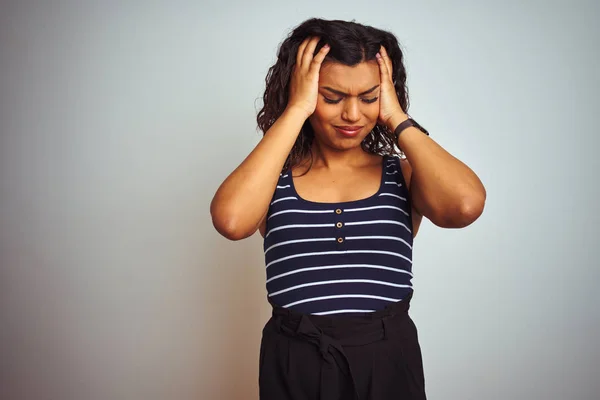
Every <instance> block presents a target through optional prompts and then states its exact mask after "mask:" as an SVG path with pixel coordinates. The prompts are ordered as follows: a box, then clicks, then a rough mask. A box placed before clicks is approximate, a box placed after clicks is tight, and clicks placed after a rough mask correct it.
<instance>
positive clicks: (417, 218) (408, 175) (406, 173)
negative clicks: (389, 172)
mask: <svg viewBox="0 0 600 400" xmlns="http://www.w3.org/2000/svg"><path fill="white" fill-rule="evenodd" d="M400 169H401V170H402V176H403V177H404V182H406V189H407V190H408V193H409V194H412V191H411V185H410V184H411V181H412V171H413V170H412V166H411V165H410V162H408V160H407V159H406V158H400ZM411 204H414V202H413V201H411ZM411 216H412V225H413V237H415V236H417V232H418V231H419V227H420V226H421V221H422V220H423V216H422V215H421V214H420V213H419V212H418V211H417V210H416V209H415V207H412V208H411Z"/></svg>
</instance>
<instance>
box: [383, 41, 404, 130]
mask: <svg viewBox="0 0 600 400" xmlns="http://www.w3.org/2000/svg"><path fill="white" fill-rule="evenodd" d="M377 63H378V64H379V73H380V78H381V87H380V89H379V93H380V95H379V121H378V122H379V123H380V124H383V125H386V126H388V128H389V129H391V130H393V129H394V128H395V125H394V124H397V121H399V122H402V120H405V119H407V118H408V116H407V115H406V113H405V112H404V111H403V110H402V107H401V106H400V102H399V101H398V96H397V95H396V88H395V87H394V81H393V79H392V71H393V69H392V61H391V60H390V58H389V57H388V54H387V51H385V47H383V46H381V48H380V50H379V54H377ZM399 122H398V123H399Z"/></svg>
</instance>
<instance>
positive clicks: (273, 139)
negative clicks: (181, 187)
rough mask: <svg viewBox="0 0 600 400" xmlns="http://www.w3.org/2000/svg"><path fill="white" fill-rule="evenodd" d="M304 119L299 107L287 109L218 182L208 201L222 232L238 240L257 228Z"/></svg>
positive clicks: (213, 216)
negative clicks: (213, 194)
mask: <svg viewBox="0 0 600 400" xmlns="http://www.w3.org/2000/svg"><path fill="white" fill-rule="evenodd" d="M305 120H306V116H305V114H304V113H303V112H302V111H300V110H296V109H288V110H286V111H285V112H284V113H283V115H282V116H281V117H280V118H279V119H278V120H277V121H275V123H274V124H273V126H272V127H271V129H269V130H268V131H267V132H266V133H265V136H264V137H263V138H262V140H261V141H260V142H259V143H258V145H257V146H256V147H255V148H254V150H253V151H252V152H251V153H250V154H249V155H248V157H246V159H245V160H244V161H243V162H242V163H241V164H240V166H239V167H237V168H236V169H235V170H234V171H233V172H232V173H231V175H229V176H228V177H227V179H225V181H224V182H223V183H222V184H221V186H220V187H219V189H218V190H217V192H216V194H215V196H214V198H213V200H212V202H211V204H210V213H211V216H212V221H213V225H214V226H215V228H216V230H217V231H218V232H219V233H220V234H221V235H223V236H225V237H226V238H228V239H230V240H240V239H244V238H246V237H248V236H251V235H252V234H254V232H256V230H257V229H258V227H259V225H260V224H261V222H262V220H263V219H264V217H265V215H266V213H267V211H268V209H269V202H270V200H271V197H272V196H273V192H274V191H275V186H276V185H277V180H278V179H279V173H280V172H281V169H282V168H283V164H284V163H285V160H286V158H287V155H288V154H289V152H290V150H291V149H292V147H293V146H294V143H295V141H296V137H297V136H298V132H300V129H301V128H302V124H303V123H304V121H305Z"/></svg>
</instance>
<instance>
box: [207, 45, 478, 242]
mask: <svg viewBox="0 0 600 400" xmlns="http://www.w3.org/2000/svg"><path fill="white" fill-rule="evenodd" d="M318 41H319V38H318V37H317V38H308V39H306V40H305V41H304V42H303V43H302V44H301V45H300V47H299V49H298V53H297V57H296V65H295V66H294V70H293V72H292V77H291V82H290V96H289V101H288V105H287V107H286V109H285V111H284V112H283V114H282V115H281V117H280V118H279V119H278V120H277V121H276V122H275V123H274V124H273V126H272V127H271V128H270V129H269V130H268V131H267V132H266V133H265V135H264V136H263V139H262V140H261V141H260V143H259V144H258V145H257V146H256V147H255V148H254V150H253V151H252V152H251V153H250V154H249V155H248V157H247V158H246V159H245V160H244V161H243V162H242V163H241V164H240V166H238V168H236V169H235V170H234V171H233V172H232V173H231V174H230V175H229V176H228V177H227V179H225V181H224V182H223V183H222V184H221V186H220V187H219V189H218V190H217V192H216V194H215V197H214V198H213V201H212V202H211V215H212V220H213V224H214V226H215V228H216V229H217V231H218V232H220V233H221V234H222V235H223V236H225V237H227V238H229V239H231V240H240V239H243V238H246V237H248V236H250V235H252V234H254V233H255V232H256V231H257V230H260V232H261V234H263V235H264V234H265V218H266V214H267V212H268V208H269V203H270V200H271V194H272V193H273V192H274V190H275V187H276V185H277V181H278V178H279V171H281V169H282V168H283V164H284V163H285V160H286V158H287V155H288V154H289V152H290V150H291V149H292V147H293V145H294V142H295V140H296V138H297V136H298V134H299V132H300V128H301V127H302V124H303V123H304V122H305V121H306V119H308V120H309V121H310V123H311V124H312V126H313V129H314V131H315V140H314V143H313V149H312V150H313V165H312V167H311V168H310V170H308V165H309V163H310V161H309V160H304V162H303V163H301V164H300V165H299V166H297V167H296V168H295V169H294V170H293V176H294V185H295V186H296V190H297V192H298V194H299V195H300V196H301V197H303V198H304V199H306V200H310V201H317V202H326V203H327V202H343V201H352V200H358V199H363V198H366V197H369V196H370V195H372V194H374V193H375V192H376V191H377V190H378V186H379V179H380V176H381V157H380V156H376V155H372V154H369V153H366V152H364V151H363V150H362V148H361V147H360V143H361V141H362V139H364V137H365V136H366V135H367V134H368V133H369V132H370V130H371V129H372V128H373V126H375V124H376V123H377V122H379V123H381V124H385V125H387V126H388V127H389V128H390V129H391V130H393V129H395V127H396V126H397V125H398V124H399V123H401V122H402V121H404V120H406V119H407V118H408V116H407V115H406V113H404V111H403V110H402V108H401V106H400V103H399V101H398V98H397V96H396V92H395V89H394V86H393V82H392V78H391V74H390V71H391V70H392V64H391V61H390V59H389V58H388V57H387V53H386V52H385V49H384V48H383V47H381V49H380V55H378V57H377V59H376V60H372V61H365V62H361V63H359V64H358V65H356V66H353V67H349V66H345V65H341V64H337V63H323V60H324V59H325V56H326V54H327V52H328V51H329V48H328V47H323V48H322V49H321V50H320V51H319V52H318V53H317V54H316V55H314V56H313V54H314V52H315V49H316V46H317V43H318ZM334 91H336V92H341V93H344V94H343V95H341V94H339V93H335V92H334ZM367 91H368V93H364V92H367ZM361 93H364V94H361ZM374 98H377V100H375V101H374V102H368V100H372V99H374ZM327 99H329V100H335V101H337V100H340V102H339V103H337V104H330V103H329V102H328V101H327ZM340 125H349V126H355V125H357V126H362V127H363V129H362V130H361V132H360V133H359V134H358V135H357V136H355V137H352V138H348V137H345V136H344V135H342V134H340V133H339V132H338V131H337V130H336V129H335V127H336V126H340ZM398 145H399V146H400V148H401V149H402V150H403V151H404V153H405V155H406V159H405V160H403V161H402V162H401V167H402V173H403V175H404V178H405V180H406V182H407V186H408V188H409V192H410V197H411V202H412V206H413V210H412V211H413V213H412V217H413V226H414V227H415V229H414V232H413V235H416V233H417V231H418V227H419V225H420V222H421V220H422V217H423V216H425V217H426V218H428V219H430V220H431V221H432V222H433V223H434V224H435V225H438V226H440V227H446V228H460V227H464V226H467V225H469V224H471V223H472V222H473V221H475V220H476V219H477V218H478V217H479V215H481V213H482V212H483V207H484V203H485V197H486V192H485V189H484V187H483V185H482V183H481V181H480V180H479V178H478V177H477V176H476V175H475V173H474V172H473V171H472V170H471V169H470V168H469V167H467V166H466V165H465V164H464V163H462V162H461V161H459V160H458V159H457V158H455V157H454V156H452V155H451V154H449V153H448V152H447V151H445V150H444V149H443V148H442V147H441V146H439V145H438V144H437V143H436V142H435V141H434V140H432V139H431V138H429V137H428V136H426V135H424V134H423V133H422V132H421V131H420V130H418V129H417V128H413V127H411V128H407V129H406V130H404V131H403V132H402V134H401V135H400V137H399V141H398ZM307 171H308V172H307ZM304 173H306V174H305V175H303V176H300V175H302V174H304Z"/></svg>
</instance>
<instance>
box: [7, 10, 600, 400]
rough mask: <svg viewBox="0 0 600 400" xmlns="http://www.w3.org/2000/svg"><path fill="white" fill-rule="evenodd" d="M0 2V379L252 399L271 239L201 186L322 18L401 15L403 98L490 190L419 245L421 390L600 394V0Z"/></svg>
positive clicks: (394, 19)
mask: <svg viewBox="0 0 600 400" xmlns="http://www.w3.org/2000/svg"><path fill="white" fill-rule="evenodd" d="M0 7H1V8H0V51H1V52H0V95H1V109H0V110H1V111H0V129H1V131H0V132H1V136H0V196H1V197H0V263H1V270H0V274H1V275H0V285H1V287H0V312H1V321H0V346H1V347H0V368H1V375H0V379H1V380H0V397H1V398H2V399H6V400H13V399H15V400H16V399H18V400H29V399H40V400H41V399H60V400H68V399H77V400H109V399H110V400H137V399H139V400H142V399H144V400H149V399H157V400H158V399H160V400H166V399H169V400H170V399H176V400H191V399H200V400H213V399H257V398H258V389H257V387H258V386H257V374H258V372H257V367H258V348H259V341H260V334H261V329H262V327H263V325H264V323H265V322H266V320H267V318H268V317H269V311H270V310H269V306H268V303H267V301H266V291H265V282H264V280H265V271H264V259H263V254H262V249H261V246H262V243H261V240H260V237H259V235H255V236H253V237H252V238H249V239H247V240H244V241H241V242H230V241H227V240H226V239H224V238H222V237H220V236H219V235H218V234H217V233H216V231H215V230H214V229H213V227H212V224H211V220H210V215H209V203H210V200H211V198H212V196H213V194H214V192H215V190H216V189H217V187H218V185H219V184H220V183H221V182H222V180H223V179H224V178H225V177H226V176H227V175H228V174H229V173H230V172H231V171H232V170H233V169H234V168H235V167H236V166H237V165H238V164H239V163H240V162H241V161H242V160H243V158H244V157H245V156H246V155H247V154H248V153H249V152H250V151H251V149H252V148H253V146H254V145H255V144H256V143H257V142H258V141H259V140H260V137H261V133H260V132H258V131H257V129H256V122H255V116H256V112H257V110H258V109H259V107H260V105H261V104H262V103H261V100H260V99H261V96H262V91H263V90H264V79H265V75H266V72H267V70H268V68H269V67H270V66H271V65H272V63H273V62H274V60H275V54H276V51H277V48H278V46H279V44H280V43H281V41H282V40H283V39H284V38H285V36H286V35H287V34H288V33H289V32H290V30H291V29H292V28H293V27H294V26H296V25H298V24H299V23H301V22H302V21H303V20H304V19H307V18H309V17H313V16H317V17H323V18H328V19H345V20H352V19H354V20H356V21H357V22H361V23H365V24H370V25H373V26H376V27H379V28H383V29H387V30H391V31H392V32H393V33H394V34H396V35H397V37H398V39H399V40H400V42H401V45H402V48H403V50H404V52H405V57H406V67H407V70H408V86H409V90H410V96H411V108H410V113H411V114H412V116H413V117H414V118H415V119H417V120H418V121H419V122H420V123H421V124H423V125H424V126H426V127H427V128H428V129H429V131H430V132H431V133H432V136H433V138H434V139H435V140H436V141H438V142H439V143H440V144H441V145H442V146H444V147H445V148H446V149H447V150H448V151H450V152H451V153H452V154H454V155H455V156H457V157H458V158H460V159H461V160H463V161H464V162H466V163H467V164H468V165H469V166H471V167H472V168H473V169H474V170H475V171H476V172H477V173H478V175H479V176H480V178H481V179H482V181H483V182H484V184H485V186H486V188H487V193H488V198H487V205H486V209H485V211H484V214H483V215H482V217H481V218H480V219H479V220H478V221H477V222H476V223H474V224H473V225H471V226H470V227H468V228H466V229H462V230H444V229H440V228H437V227H435V226H434V225H433V224H431V223H430V222H424V224H423V227H422V230H421V232H420V233H419V236H418V237H417V240H416V243H415V249H414V250H415V251H414V272H415V279H414V285H415V290H416V292H415V296H414V300H413V303H412V304H413V305H412V309H411V310H412V317H413V319H414V320H415V321H416V324H417V326H418V328H419V334H420V339H421V345H422V349H423V357H424V364H425V375H426V386H427V390H428V394H429V398H430V399H434V400H437V399H443V400H454V399H456V400H469V399H473V400H480V399H486V400H495V399H527V400H531V399H543V400H550V399H570V400H595V399H598V398H600V304H599V302H598V284H599V282H600V272H599V264H600V261H599V258H600V250H599V247H600V246H599V245H600V243H599V235H600V228H599V223H600V218H599V216H598V204H599V201H598V195H599V189H600V179H599V178H598V170H599V166H600V165H599V161H598V156H597V152H598V147H599V145H600V140H599V138H598V128H597V118H598V114H599V112H598V110H599V108H600V100H599V94H598V91H599V90H600V78H599V72H600V57H599V56H598V50H600V24H599V23H598V19H599V18H600V5H599V3H598V2H595V1H505V2H499V1H474V0H473V1H452V2H442V1H437V2H433V1H418V2H417V1H411V2H408V1H373V2H366V1H362V2H350V1H309V0H305V1H299V2H283V1H278V2H275V1H274V2H266V1H252V2H250V1H248V2H244V1H219V2H217V1H209V2H207V1H170V2H167V1H164V2H155V1H149V2H147V1H129V2H117V1H105V2H92V1H77V2H76V1H45V2H42V1H38V2H33V1H16V0H15V1H2V2H1V6H0Z"/></svg>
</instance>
